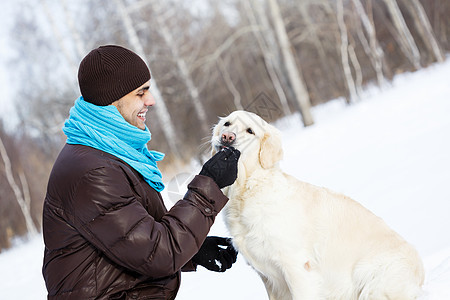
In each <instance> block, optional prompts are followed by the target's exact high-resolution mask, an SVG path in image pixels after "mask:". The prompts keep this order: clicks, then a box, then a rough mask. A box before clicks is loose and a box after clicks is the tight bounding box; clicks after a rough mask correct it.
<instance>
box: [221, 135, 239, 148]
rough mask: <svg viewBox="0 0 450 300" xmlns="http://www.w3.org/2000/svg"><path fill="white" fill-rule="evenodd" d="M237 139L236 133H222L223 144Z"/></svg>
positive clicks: (231, 142)
mask: <svg viewBox="0 0 450 300" xmlns="http://www.w3.org/2000/svg"><path fill="white" fill-rule="evenodd" d="M235 140H236V135H235V134H234V133H232V132H224V133H222V144H224V145H231V144H233V142H234V141H235Z"/></svg>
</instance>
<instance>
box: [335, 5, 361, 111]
mask: <svg viewBox="0 0 450 300" xmlns="http://www.w3.org/2000/svg"><path fill="white" fill-rule="evenodd" d="M336 6H337V7H336V8H337V9H336V16H337V22H338V25H339V31H340V34H341V46H340V49H341V60H342V68H343V69H344V76H345V82H346V83H347V88H348V91H349V94H350V101H348V102H354V101H356V100H357V99H358V94H357V92H356V87H355V81H354V80H353V76H352V70H351V68H350V64H349V62H348V36H347V26H345V22H344V4H343V3H342V0H337V2H336Z"/></svg>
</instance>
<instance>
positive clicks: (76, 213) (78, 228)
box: [42, 145, 228, 300]
mask: <svg viewBox="0 0 450 300" xmlns="http://www.w3.org/2000/svg"><path fill="white" fill-rule="evenodd" d="M227 201H228V198H226V197H225V196H224V195H223V193H222V192H221V191H220V189H219V188H218V186H217V185H216V184H215V183H214V181H213V180H212V179H211V178H209V177H206V176H199V175H198V176H196V177H195V178H194V179H193V180H192V182H191V183H190V184H189V185H188V192H187V193H186V195H185V197H184V199H182V200H180V201H178V202H177V203H176V204H175V205H174V206H173V207H172V208H171V209H170V211H167V210H166V208H165V206H164V204H163V200H162V198H161V195H160V194H159V193H158V192H156V191H155V190H154V189H153V188H151V187H150V186H149V185H148V184H147V183H146V182H145V181H144V180H143V178H142V176H141V175H140V174H139V173H137V172H136V171H135V170H134V169H133V168H131V167H130V166H129V165H128V164H126V163H125V162H123V161H122V160H120V159H118V158H116V157H115V156H112V155H110V154H108V153H105V152H103V151H100V150H96V149H93V148H90V147H87V146H81V145H65V147H64V148H63V150H62V151H61V153H60V155H59V157H58V159H57V160H56V162H55V165H54V167H53V170H52V173H51V175H50V179H49V184H48V188H47V195H46V198H45V203H44V212H43V232H44V241H45V251H44V265H43V269H42V271H43V275H44V279H45V282H46V285H47V290H48V299H58V300H60V299H174V298H175V295H176V293H177V291H178V288H179V286H180V270H181V269H182V268H183V270H186V271H190V270H194V269H195V268H194V266H193V265H192V263H191V262H190V259H191V257H192V256H193V255H194V254H195V253H197V251H198V249H199V248H200V246H201V244H202V243H203V241H204V239H205V238H206V235H207V234H208V231H209V229H210V227H211V225H212V224H213V222H214V219H215V216H216V215H217V213H218V212H219V211H220V210H221V209H222V208H223V206H224V205H225V204H226V202H227Z"/></svg>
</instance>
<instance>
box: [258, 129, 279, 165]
mask: <svg viewBox="0 0 450 300" xmlns="http://www.w3.org/2000/svg"><path fill="white" fill-rule="evenodd" d="M282 158H283V148H282V147H281V137H280V133H279V132H278V130H276V129H275V128H273V129H272V130H270V131H268V132H266V133H265V134H264V137H263V138H262V139H261V148H260V150H259V162H260V164H261V166H262V167H263V168H264V169H270V168H272V167H273V166H274V165H275V164H276V163H277V162H279V161H280V160H281V159H282Z"/></svg>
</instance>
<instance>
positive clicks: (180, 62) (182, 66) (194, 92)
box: [151, 1, 210, 135]
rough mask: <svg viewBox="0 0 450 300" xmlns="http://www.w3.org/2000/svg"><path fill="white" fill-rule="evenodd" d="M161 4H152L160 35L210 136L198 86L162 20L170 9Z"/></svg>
mask: <svg viewBox="0 0 450 300" xmlns="http://www.w3.org/2000/svg"><path fill="white" fill-rule="evenodd" d="M160 3H161V2H160V1H152V4H151V5H152V6H153V7H155V8H156V9H155V10H156V13H155V16H156V17H155V19H156V23H157V24H158V31H160V33H161V34H160V35H161V36H162V38H163V39H164V41H165V42H166V44H167V46H168V47H169V48H170V52H171V53H172V56H173V59H174V60H175V63H176V65H177V67H178V70H179V71H180V76H181V78H182V80H183V82H184V84H185V85H186V87H187V89H188V93H189V96H190V97H191V99H192V101H193V102H194V110H195V112H196V114H197V117H198V119H199V122H200V128H201V130H202V132H203V134H204V135H209V134H210V129H209V126H208V124H209V122H208V118H207V117H206V111H205V108H204V106H203V104H202V101H201V100H200V92H199V90H198V88H197V86H196V85H195V84H194V81H193V80H192V77H191V75H190V72H189V69H188V67H187V65H186V62H185V60H184V59H183V58H182V57H181V55H180V53H179V51H178V46H177V45H176V43H175V40H174V38H173V36H172V33H171V31H170V29H169V28H168V27H167V24H166V22H165V20H164V19H163V18H162V12H163V11H165V10H167V9H170V8H167V7H162V5H161V4H160Z"/></svg>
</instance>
